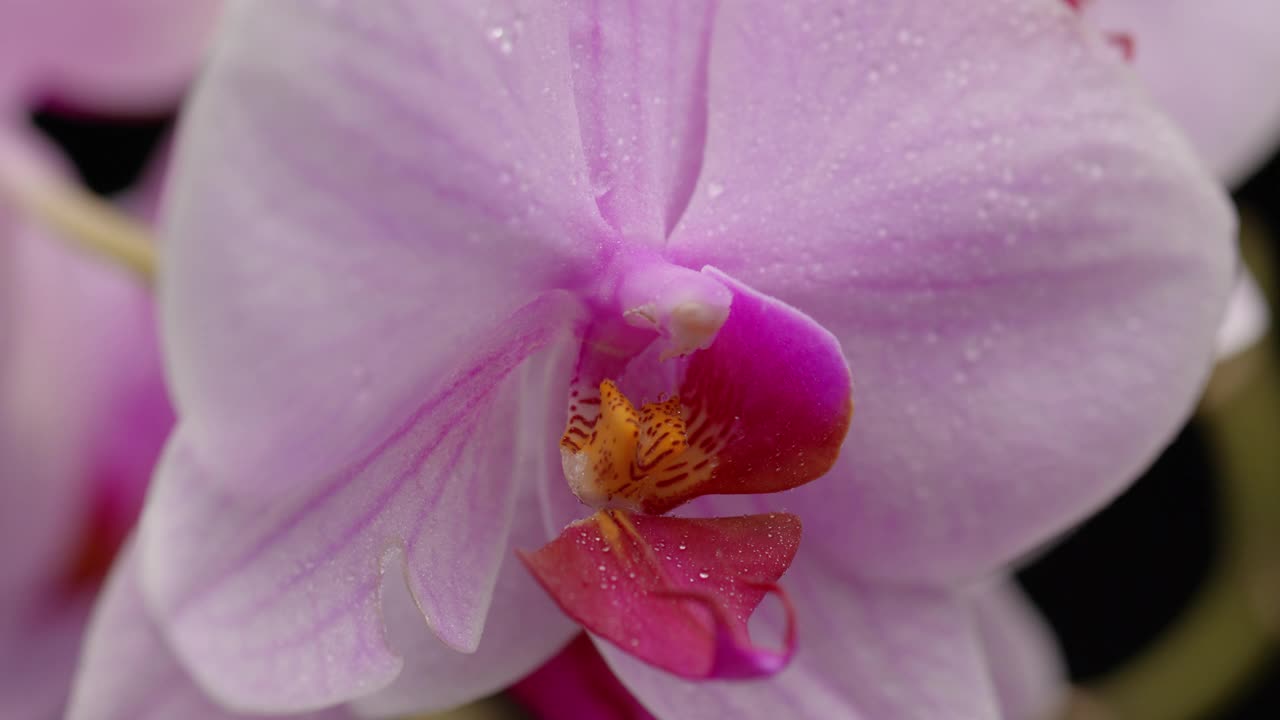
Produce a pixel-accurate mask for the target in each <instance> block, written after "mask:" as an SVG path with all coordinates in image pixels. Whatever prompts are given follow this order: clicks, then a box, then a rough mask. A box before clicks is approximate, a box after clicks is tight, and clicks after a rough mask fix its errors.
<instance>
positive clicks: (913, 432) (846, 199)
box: [669, 0, 1234, 582]
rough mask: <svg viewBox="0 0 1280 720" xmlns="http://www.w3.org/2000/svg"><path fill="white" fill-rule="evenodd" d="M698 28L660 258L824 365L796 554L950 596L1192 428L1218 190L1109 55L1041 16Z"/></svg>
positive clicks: (806, 16)
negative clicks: (949, 585) (819, 332)
mask: <svg viewBox="0 0 1280 720" xmlns="http://www.w3.org/2000/svg"><path fill="white" fill-rule="evenodd" d="M939 17H946V18H947V21H946V22H938V18H939ZM718 22H719V23H720V24H719V25H718V26H717V30H716V43H715V45H714V47H713V49H712V54H711V62H710V72H711V81H710V85H709V88H710V90H709V95H710V107H711V113H710V116H709V120H708V135H707V148H706V154H705V161H704V166H703V171H702V176H701V178H700V179H699V186H698V188H697V190H695V192H694V195H693V201H692V203H691V205H690V207H689V210H688V212H687V213H686V215H685V216H684V218H683V219H682V220H681V223H680V225H679V226H678V227H677V228H676V230H675V231H674V233H673V235H672V238H671V241H670V248H669V252H670V253H672V254H673V255H674V256H675V257H677V258H679V259H681V260H682V261H683V262H684V263H685V264H689V265H699V264H702V263H708V264H713V265H715V266H716V267H719V268H721V269H723V270H724V271H725V272H726V273H728V274H730V275H733V276H734V277H735V278H738V279H739V280H741V281H742V282H744V283H746V284H749V285H751V286H752V287H754V288H756V289H757V290H759V291H760V292H762V293H767V294H769V295H772V296H774V297H777V298H779V299H781V300H783V301H785V302H787V303H789V304H791V305H794V306H795V307H797V308H799V309H801V310H802V311H804V312H805V313H806V314H808V315H809V316H810V317H812V318H813V319H814V320H816V321H817V322H818V323H819V324H821V325H823V326H824V327H826V328H827V329H829V330H831V331H832V332H833V333H835V335H836V336H837V337H838V338H839V340H840V342H841V345H842V346H843V348H844V352H845V356H846V357H847V358H848V360H849V366H850V368H851V370H852V372H853V377H854V386H855V394H856V396H857V404H858V412H857V419H856V420H855V422H854V423H853V425H852V427H851V430H850V433H849V438H848V440H847V442H846V443H845V446H844V448H843V450H842V452H841V456H840V460H839V461H838V462H837V465H836V468H835V469H834V470H833V471H832V472H831V473H830V474H829V475H828V476H827V477H826V478H825V479H824V480H823V481H822V482H820V483H813V484H811V485H808V486H806V487H803V488H799V489H797V490H795V491H794V492H793V493H792V494H791V495H790V496H789V497H788V498H787V507H788V508H789V509H790V510H792V511H794V512H797V514H799V515H801V517H802V518H803V519H804V521H805V526H806V529H807V531H808V533H809V537H810V538H811V539H812V541H813V542H812V543H811V544H809V545H808V548H809V549H812V550H816V551H818V552H825V553H827V554H828V555H829V556H830V557H831V558H832V560H833V562H838V563H841V564H843V565H844V566H845V567H847V568H849V569H851V570H854V571H856V572H858V573H860V574H863V575H864V576H879V577H893V578H897V579H910V580H912V581H918V580H927V581H929V582H934V581H945V580H951V579H955V578H957V577H965V576H973V575H974V574H978V573H985V572H987V571H989V570H990V569H991V568H994V567H996V566H997V565H999V564H1000V563H1002V562H1005V561H1008V560H1009V559H1011V558H1012V557H1014V556H1016V555H1017V554H1018V553H1020V552H1021V551H1023V550H1024V549H1025V548H1027V547H1029V546H1030V545H1031V544H1033V543H1035V542H1037V541H1040V540H1042V539H1044V538H1046V537H1047V536H1049V535H1050V534H1051V533H1053V532H1055V531H1056V530H1059V529H1061V528H1062V527H1065V526H1066V525H1069V524H1070V523H1072V522H1074V521H1076V520H1078V519H1079V518H1080V517H1082V516H1083V515H1084V514H1085V513H1087V512H1089V511H1091V510H1092V509H1094V508H1096V507H1097V506H1098V505H1099V504H1100V503H1102V502H1104V501H1105V500H1106V499H1108V498H1110V497H1111V496H1112V495H1113V494H1114V493H1115V492H1116V491H1117V490H1118V489H1119V488H1120V487H1122V486H1123V484H1124V483H1126V482H1127V481H1128V480H1129V479H1130V478H1132V477H1133V476H1134V474H1135V473H1136V472H1137V471H1138V470H1139V469H1140V468H1142V467H1143V466H1144V465H1145V464H1146V463H1147V462H1149V460H1150V459H1151V458H1152V457H1153V455H1154V454H1155V453H1156V452H1157V451H1158V449H1159V448H1160V447H1161V446H1162V445H1163V443H1165V442H1166V441H1167V440H1168V438H1169V437H1170V435H1171V433H1172V432H1173V430H1174V429H1175V428H1176V427H1178V426H1179V425H1180V423H1181V422H1182V420H1183V419H1184V418H1185V416H1186V414H1187V413H1188V412H1189V411H1190V409H1191V405H1192V402H1193V400H1194V399H1195V397H1196V395H1197V394H1198V391H1199V387H1200V383H1201V382H1202V380H1203V378H1204V376H1205V373H1206V370H1207V368H1208V366H1209V362H1210V354H1211V348H1212V339H1213V335H1214V332H1215V330H1216V324H1217V323H1218V321H1219V318H1220V317H1221V312H1222V310H1223V307H1224V303H1225V299H1226V296H1227V292H1228V290H1229V287H1230V281H1231V276H1232V269H1233V261H1234V258H1233V254H1232V250H1231V237H1232V233H1233V219H1232V215H1231V211H1230V208H1229V206H1228V204H1227V203H1226V201H1225V198H1224V197H1223V195H1222V194H1221V192H1220V191H1219V190H1218V189H1217V188H1216V187H1215V186H1214V185H1213V183H1212V182H1211V179H1210V178H1209V177H1208V176H1207V175H1205V174H1204V173H1202V172H1201V171H1200V170H1199V165H1198V161H1197V160H1195V159H1194V157H1193V156H1192V154H1191V152H1190V151H1189V149H1188V148H1187V147H1185V146H1184V144H1183V143H1182V142H1181V141H1180V139H1179V137H1178V136H1177V134H1176V133H1175V132H1174V131H1173V129H1172V127H1171V126H1169V125H1168V123H1167V122H1166V121H1165V120H1164V119H1163V118H1162V117H1161V116H1159V115H1158V114H1157V113H1156V112H1155V111H1154V110H1153V109H1151V108H1150V107H1148V106H1147V105H1144V104H1143V103H1142V101H1141V95H1140V93H1137V92H1135V90H1134V87H1133V84H1132V82H1131V81H1132V78H1131V77H1129V74H1128V71H1127V70H1125V68H1124V66H1123V63H1122V61H1121V60H1120V59H1119V58H1118V57H1116V54H1115V52H1114V49H1113V48H1111V47H1109V46H1107V45H1106V44H1105V41H1104V40H1103V39H1102V38H1100V37H1097V36H1096V34H1095V33H1092V32H1091V31H1089V30H1088V29H1087V28H1086V27H1084V26H1082V25H1081V23H1079V21H1078V20H1077V19H1076V18H1075V17H1074V16H1073V15H1072V13H1071V12H1070V11H1069V10H1068V8H1067V7H1066V6H1065V4H1063V3H1061V2H1056V1H1054V2H1039V1H1036V2H1025V3H1005V2H994V1H992V2H969V3H963V4H961V5H957V4H955V3H949V2H945V1H944V0H926V1H924V2H916V3H910V4H878V3H861V4H858V5H853V6H848V5H847V4H844V3H814V4H812V5H807V6H805V7H804V9H799V8H797V7H795V6H791V5H786V4H779V3H771V2H759V3H751V2H744V3H733V4H728V5H725V6H724V7H723V8H722V14H721V16H720V18H719V21H718ZM1084 448H1087V452H1086V451H1083V450H1082V449H1084ZM760 507H761V506H760V505H759V504H758V503H718V504H715V505H714V507H712V509H713V510H714V511H715V512H717V513H719V514H731V513H741V512H758V511H759V509H760Z"/></svg>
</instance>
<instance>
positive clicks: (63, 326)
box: [0, 0, 216, 720]
mask: <svg viewBox="0 0 1280 720" xmlns="http://www.w3.org/2000/svg"><path fill="white" fill-rule="evenodd" d="M215 7H216V3H209V2H188V3H181V4H171V3H155V2H151V3H147V2H136V1H127V2H126V1H117V0H113V1H107V0H92V1H90V2H83V1H80V2H72V1H69V0H53V1H48V0H5V2H4V3H3V4H0V548H3V549H4V552H5V555H4V559H3V562H0V716H3V717H6V718H9V717H13V718H32V719H36V720H39V719H42V718H54V717H57V716H59V715H60V714H61V712H62V709H63V707H64V705H65V703H66V698H67V694H68V692H69V690H70V686H71V680H72V675H73V672H74V668H75V662H76V655H77V650H78V646H79V642H80V638H81V633H82V631H83V629H84V624H85V621H86V619H87V616H88V612H89V608H90V606H91V604H92V601H93V597H94V595H95V593H96V591H97V589H98V585H99V583H100V581H101V579H102V577H103V575H104V574H105V572H106V569H107V567H108V565H109V563H110V562H111V553H112V551H113V549H114V547H115V546H116V545H118V544H119V543H120V542H121V540H122V539H123V537H124V535H125V534H126V533H127V532H128V530H129V527H130V526H131V525H132V523H133V521H134V519H135V517H136V515H137V513H138V511H139V510H140V508H141V504H142V491H143V488H144V487H145V483H146V481H147V479H148V477H149V475H150V471H151V466H152V465H153V464H154V461H155V459H156V457H157V456H158V454H159V451H160V446H161V444H162V443H163V441H164V438H165V436H166V435H167V433H168V430H169V426H170V425H171V423H172V412H171V410H170V409H169V405H168V401H167V396H166V392H165V390H164V386H163V383H162V379H161V373H160V367H159V349H158V344H157V340H156V332H155V328H154V325H155V318H154V308H153V303H152V300H151V298H150V293H149V290H148V289H146V288H143V287H140V286H138V284H137V283H136V282H135V281H134V279H133V278H130V277H127V276H125V275H122V274H121V273H119V272H118V271H117V270H116V269H114V268H110V267H106V266H103V265H100V264H98V263H96V262H93V261H91V260H88V259H86V258H84V257H81V256H79V254H77V253H74V252H72V251H71V250H69V249H68V248H67V247H64V246H63V245H62V244H61V243H60V242H59V241H58V240H57V239H56V238H54V237H51V233H50V232H49V231H48V229H46V228H44V227H41V226H40V223H38V222H36V221H35V219H33V218H32V217H30V215H29V214H28V211H29V210H30V208H29V207H28V204H41V203H43V201H44V200H45V199H47V198H49V197H53V196H54V195H58V196H59V197H61V196H62V193H64V191H66V189H67V188H74V183H73V182H72V181H70V180H68V179H67V176H68V174H69V173H68V172H67V171H66V168H64V167H62V165H63V163H62V161H60V160H59V158H58V156H57V153H56V152H54V151H52V150H51V149H49V148H47V147H46V146H45V145H44V143H42V142H41V141H40V140H39V139H38V138H37V137H35V136H34V133H32V132H31V131H30V130H29V129H27V128H26V117H25V113H26V112H28V111H29V109H31V108H32V107H34V106H35V105H36V104H37V103H40V102H45V101H57V102H60V103H64V104H67V105H73V106H75V107H78V108H84V109H89V108H95V109H107V110H110V111H112V112H129V111H137V110H152V109H154V108H156V107H158V106H159V103H161V102H164V101H168V102H172V101H173V100H175V99H176V97H177V94H178V92H179V90H180V86H179V81H180V80H185V79H186V78H188V77H189V75H190V74H191V73H192V72H193V70H194V68H195V65H196V63H197V62H198V60H199V55H200V47H201V43H200V42H199V39H200V37H202V36H203V34H204V33H205V32H206V31H207V25H208V20H209V17H210V15H211V13H212V11H213V10H214V8H215ZM72 192H79V191H78V190H73V191H72Z"/></svg>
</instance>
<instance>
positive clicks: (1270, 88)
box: [1068, 0, 1280, 357]
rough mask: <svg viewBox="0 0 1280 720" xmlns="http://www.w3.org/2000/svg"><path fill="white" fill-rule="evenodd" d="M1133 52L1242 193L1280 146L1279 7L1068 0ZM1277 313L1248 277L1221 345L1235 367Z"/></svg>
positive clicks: (1164, 101) (1155, 88)
mask: <svg viewBox="0 0 1280 720" xmlns="http://www.w3.org/2000/svg"><path fill="white" fill-rule="evenodd" d="M1068 1H1069V2H1071V4H1073V5H1075V6H1076V7H1078V8H1079V9H1080V10H1081V12H1082V13H1083V14H1084V16H1085V18H1086V19H1087V20H1088V21H1089V22H1091V23H1093V24H1094V25H1095V26H1097V27H1099V28H1102V29H1104V30H1106V31H1110V32H1113V33H1121V34H1122V35H1123V36H1124V37H1126V38H1128V39H1129V41H1130V42H1131V47H1130V50H1131V58H1130V59H1131V62H1132V65H1133V67H1134V70H1135V72H1136V73H1137V74H1138V76H1139V77H1140V78H1141V79H1142V81H1143V83H1144V85H1146V87H1147V88H1148V90H1149V91H1150V92H1151V94H1152V96H1153V98H1154V99H1155V101H1156V102H1157V103H1158V104H1159V105H1160V107H1161V108H1163V109H1164V110H1165V111H1166V112H1167V113H1169V115H1170V116H1171V117H1172V118H1173V119H1174V121H1175V122H1176V123H1178V125H1179V126H1180V127H1181V128H1182V130H1183V131H1184V132H1185V133H1186V134H1187V137H1188V138H1189V139H1190V140H1191V144H1192V146H1193V147H1194V148H1195V149H1196V150H1197V152H1199V154H1200V157H1201V158H1202V159H1203V160H1204V161H1205V162H1206V163H1207V164H1208V165H1209V168H1210V169H1211V170H1212V171H1213V172H1214V173H1216V174H1217V175H1218V177H1220V178H1221V179H1222V180H1223V182H1225V183H1227V184H1228V185H1230V186H1235V185H1239V184H1240V183H1241V182H1242V181H1243V180H1244V179H1245V178H1246V177H1247V176H1248V175H1249V174H1250V173H1251V172H1253V171H1254V170H1257V169H1258V167H1259V166H1261V164H1262V163H1263V161H1265V160H1266V159H1267V158H1268V157H1270V156H1271V155H1272V153H1273V152H1274V151H1275V148H1276V145H1277V143H1280V87H1278V86H1277V83H1276V77H1277V76H1280V43H1276V42H1275V38H1276V34H1277V32H1280V4H1277V3H1275V2H1273V1H1272V0H1221V1H1220V2H1212V3H1206V2H1200V1H1199V0H1068ZM1269 326H1270V317H1269V311H1268V308H1267V305H1266V301H1265V300H1264V299H1263V297H1262V294H1261V291H1260V290H1259V289H1258V285H1257V282H1256V281H1255V280H1254V279H1253V277H1252V276H1251V275H1250V274H1249V273H1248V272H1247V271H1242V272H1241V275H1240V279H1239V281H1238V282H1237V285H1236V289H1235V291H1234V294H1233V295H1232V299H1231V303H1230V306H1229V309H1228V312H1227V315H1226V320H1225V321H1224V323H1223V326H1222V328H1221V331H1220V333H1219V337H1218V348H1219V355H1220V356H1221V357H1230V356H1232V355H1235V354H1237V353H1239V352H1241V351H1243V350H1245V349H1247V348H1249V347H1251V346H1252V345H1253V344H1254V343H1255V342H1257V340H1258V339H1259V338H1261V337H1262V336H1263V335H1265V334H1266V331H1267V329H1268V327H1269Z"/></svg>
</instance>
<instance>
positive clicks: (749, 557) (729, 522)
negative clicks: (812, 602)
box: [520, 510, 800, 679]
mask: <svg viewBox="0 0 1280 720" xmlns="http://www.w3.org/2000/svg"><path fill="white" fill-rule="evenodd" d="M799 545H800V520H799V518H797V517H795V516H794V515H788V514H785V513H770V514H767V515H748V516H742V517H731V518H706V519H702V518H698V519H694V518H672V517H655V516H648V515H633V514H630V513H627V512H624V511H620V510H602V511H600V512H597V513H596V514H595V515H592V516H591V517H589V518H587V519H585V520H582V521H579V522H577V523H574V524H572V525H570V526H569V527H567V528H565V530H564V532H562V533H561V534H560V537H558V538H556V539H555V540H553V541H551V542H550V543H548V544H546V545H544V546H543V547H542V548H540V549H539V550H537V551H536V552H532V553H525V552H521V553H520V557H521V559H523V560H524V562H525V565H527V566H528V567H529V570H530V571H531V572H533V574H534V576H535V577H536V578H537V579H538V581H539V582H540V583H541V584H542V586H543V587H545V588H546V590H547V592H548V593H550V594H551V596H552V597H553V598H554V599H555V601H556V602H557V603H558V604H559V605H560V607H561V608H562V609H563V610H564V611H565V613H566V614H568V615H569V616H570V617H572V618H573V619H575V620H577V621H578V622H580V623H582V625H583V626H584V627H585V628H586V629H587V630H590V631H591V632H592V633H595V634H596V635H598V636H600V637H602V638H604V639H606V640H608V641H610V642H612V643H613V644H615V645H617V646H618V647H619V648H621V649H622V650H624V651H626V652H629V653H631V654H633V655H635V656H636V657H638V658H640V659H641V660H644V661H645V662H648V663H651V664H653V665H654V666H656V667H659V668H662V669H664V670H667V671H668V672H671V673H673V674H676V675H679V676H681V677H686V678H692V679H709V678H721V679H724V678H746V677H758V676H762V675H770V674H772V673H775V672H777V671H779V670H781V669H782V668H783V667H785V666H786V664H787V662H788V661H789V659H790V657H791V654H792V651H793V649H794V636H793V635H792V633H791V632H788V637H787V638H786V639H785V647H784V648H783V649H782V650H780V651H775V650H770V649H765V648H759V647H756V646H755V645H753V644H752V643H751V640H750V637H749V635H748V633H747V621H748V619H749V618H750V617H751V613H752V612H753V611H754V610H755V608H756V606H758V605H759V604H760V602H761V601H762V600H763V599H764V597H765V595H766V594H768V593H770V592H775V593H778V594H780V595H781V589H780V588H779V587H778V586H777V584H776V583H777V580H778V579H779V578H780V577H781V576H782V574H783V573H784V572H785V571H786V569H787V568H788V567H789V566H790V565H791V561H792V559H793V558H794V557H795V553H796V550H797V549H798V548H799ZM782 597H783V602H784V605H786V606H787V607H788V609H789V605H787V604H786V600H785V595H783V596H782ZM789 617H790V615H789Z"/></svg>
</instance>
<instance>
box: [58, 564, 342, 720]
mask: <svg viewBox="0 0 1280 720" xmlns="http://www.w3.org/2000/svg"><path fill="white" fill-rule="evenodd" d="M138 570H139V568H138V562H137V556H136V554H135V553H134V552H133V550H132V548H129V549H126V550H125V552H124V554H123V556H122V557H121V560H120V562H119V563H118V564H117V566H116V568H115V570H114V571H113V572H112V574H111V578H110V580H109V582H108V583H107V587H106V589H105V591H104V596H103V598H102V600H101V601H100V602H99V604H98V607H97V609H96V610H95V611H94V618H93V621H92V623H91V626H90V630H89V633H88V637H87V639H86V641H85V642H86V646H85V650H84V656H83V659H82V661H81V667H80V674H79V679H78V681H77V684H76V688H75V691H74V693H73V695H72V700H71V709H70V711H69V712H68V714H67V718H68V720H173V719H174V718H182V719H183V720H251V718H260V717H262V716H251V715H242V714H238V713H234V712H231V711H229V710H226V709H224V708H221V707H219V706H217V705H215V704H214V703H213V702H212V701H210V700H209V698H208V697H207V696H205V694H204V693H203V692H202V691H201V690H200V688H199V687H197V686H196V685H195V683H193V682H192V681H191V679H190V677H189V676H188V675H187V674H186V673H185V672H184V671H183V669H182V668H181V667H180V666H179V665H178V663H177V661H176V660H175V659H174V657H173V655H172V654H171V653H170V651H169V648H168V647H167V646H166V645H165V642H164V638H163V637H162V636H161V635H160V632H159V630H158V628H156V626H155V624H154V622H153V620H152V619H151V617H150V616H149V614H148V612H147V610H146V607H145V605H144V603H143V598H142V592H141V588H140V585H139V572H138ZM291 717H295V718H298V720H344V719H346V718H351V717H353V716H352V715H351V714H350V713H349V712H347V711H345V710H342V709H333V710H327V711H323V712H317V713H307V714H305V715H294V716H291Z"/></svg>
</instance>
